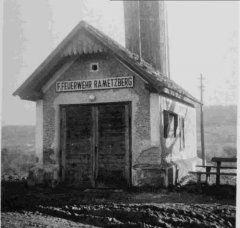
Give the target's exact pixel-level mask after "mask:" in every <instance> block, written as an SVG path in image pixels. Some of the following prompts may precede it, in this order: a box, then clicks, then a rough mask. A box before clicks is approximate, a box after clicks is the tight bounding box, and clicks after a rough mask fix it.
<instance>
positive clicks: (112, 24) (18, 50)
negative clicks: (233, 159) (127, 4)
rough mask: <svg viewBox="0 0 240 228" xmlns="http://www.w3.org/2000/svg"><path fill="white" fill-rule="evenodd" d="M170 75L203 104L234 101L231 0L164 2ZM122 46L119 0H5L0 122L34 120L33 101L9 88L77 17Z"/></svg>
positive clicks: (234, 29)
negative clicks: (201, 80) (201, 81)
mask: <svg viewBox="0 0 240 228" xmlns="http://www.w3.org/2000/svg"><path fill="white" fill-rule="evenodd" d="M167 10H168V27H169V39H170V40H169V45H170V71H171V78H172V79H173V80H175V81H176V82H177V83H178V84H180V85H181V86H183V87H184V88H185V89H187V90H188V91H189V92H190V93H192V95H194V96H195V97H197V98H199V88H198V86H199V75H200V73H202V74H203V75H204V77H205V78H206V79H205V82H204V84H205V93H204V100H205V104H206V105H230V104H236V103H237V79H238V72H237V70H238V68H239V66H238V65H237V64H238V59H237V58H238V43H237V42H238V32H239V31H238V27H239V24H238V23H239V19H238V16H239V12H238V11H239V7H238V2H237V1H229V2H228V1H192V2H191V1H176V2H175V1H168V2H167ZM82 19H84V20H86V21H88V22H89V23H90V24H92V25H93V26H95V27H97V28H99V29H100V30H102V31H103V32H105V33H106V34H108V35H109V36H111V37H112V38H113V39H115V40H116V41H118V42H120V43H121V44H123V45H124V24H123V7H122V2H121V1H109V0H38V1H33V0H5V1H4V16H3V23H4V24H3V102H2V105H3V106H2V120H3V124H35V104H34V103H33V102H27V101H21V100H20V99H19V98H18V97H13V96H12V93H13V92H14V90H15V89H16V88H17V87H18V86H19V85H20V84H21V83H22V82H23V81H24V80H25V79H26V78H27V77H28V76H29V75H30V74H31V73H32V72H33V70H34V69H35V68H36V67H38V65H39V64H40V63H41V62H42V61H43V60H44V59H45V58H46V57H47V55H48V54H49V53H50V52H51V51H52V50H53V49H54V48H55V47H56V45H57V44H58V43H59V42H61V41H62V40H63V39H64V37H65V36H66V35H67V34H68V33H69V32H70V31H71V29H72V28H73V27H74V26H75V25H76V24H77V23H78V22H79V21H80V20H82Z"/></svg>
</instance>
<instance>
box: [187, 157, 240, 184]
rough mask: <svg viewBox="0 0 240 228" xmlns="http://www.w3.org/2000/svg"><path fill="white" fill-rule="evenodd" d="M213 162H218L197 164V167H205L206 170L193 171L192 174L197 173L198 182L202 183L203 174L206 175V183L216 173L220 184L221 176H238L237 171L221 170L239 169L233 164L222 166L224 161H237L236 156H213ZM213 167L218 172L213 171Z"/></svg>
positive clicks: (217, 181)
mask: <svg viewBox="0 0 240 228" xmlns="http://www.w3.org/2000/svg"><path fill="white" fill-rule="evenodd" d="M211 161H212V162H213V163H214V162H216V163H217V164H216V165H197V166H196V167H199V168H205V171H191V172H189V173H190V174H196V175H197V183H198V184H201V175H206V184H209V180H210V176H211V175H216V185H219V184H220V176H221V175H226V176H236V175H237V174H236V173H229V172H224V173H222V172H220V170H221V169H237V167H233V166H221V163H222V162H231V163H236V162H237V159H236V158H221V157H213V158H212V160H211ZM212 169H216V172H211V170H212Z"/></svg>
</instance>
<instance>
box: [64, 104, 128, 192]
mask: <svg viewBox="0 0 240 228" xmlns="http://www.w3.org/2000/svg"><path fill="white" fill-rule="evenodd" d="M130 123H131V121H130V104H129V103H116V104H115V103H114V104H98V105H66V106H61V140H60V141H61V149H60V162H61V176H62V180H63V181H64V182H65V183H66V184H70V185H78V186H82V187H100V188H101V187H103V188H105V187H109V188H115V187H117V188H124V187H126V186H129V185H130V182H131V181H130V180H131V178H130V176H131V174H130V149H129V148H130V132H131V130H130V128H131V124H130Z"/></svg>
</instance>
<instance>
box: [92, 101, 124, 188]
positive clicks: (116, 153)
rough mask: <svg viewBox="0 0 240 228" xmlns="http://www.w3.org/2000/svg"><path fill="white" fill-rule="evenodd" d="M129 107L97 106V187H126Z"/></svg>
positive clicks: (117, 105) (118, 105)
mask: <svg viewBox="0 0 240 228" xmlns="http://www.w3.org/2000/svg"><path fill="white" fill-rule="evenodd" d="M126 109H128V105H125V104H110V105H100V106H98V116H97V119H98V132H97V175H96V184H97V187H110V188H111V187H119V188H124V187H126V186H127V184H128V181H129V129H128V126H129V124H128V116H126V111H125V110H126Z"/></svg>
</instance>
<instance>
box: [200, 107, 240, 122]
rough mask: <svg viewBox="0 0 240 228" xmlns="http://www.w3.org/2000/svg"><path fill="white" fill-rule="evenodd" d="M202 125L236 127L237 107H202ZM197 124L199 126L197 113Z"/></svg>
mask: <svg viewBox="0 0 240 228" xmlns="http://www.w3.org/2000/svg"><path fill="white" fill-rule="evenodd" d="M203 110H204V125H206V126H207V125H209V124H210V125H236V124H237V106H236V105H229V106H221V105H216V106H204V108H203ZM197 121H198V124H200V118H199V112H198V115H197Z"/></svg>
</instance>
